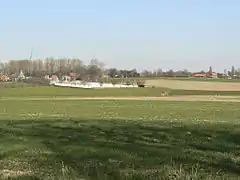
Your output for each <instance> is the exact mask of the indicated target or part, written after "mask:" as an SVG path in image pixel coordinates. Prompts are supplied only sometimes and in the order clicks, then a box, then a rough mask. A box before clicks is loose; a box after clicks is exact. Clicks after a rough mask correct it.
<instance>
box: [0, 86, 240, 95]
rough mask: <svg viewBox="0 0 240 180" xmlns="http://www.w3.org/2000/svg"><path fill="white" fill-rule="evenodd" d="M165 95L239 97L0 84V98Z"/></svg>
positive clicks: (167, 90)
mask: <svg viewBox="0 0 240 180" xmlns="http://www.w3.org/2000/svg"><path fill="white" fill-rule="evenodd" d="M163 93H165V94H167V95H168V96H178V95H223V96H239V95H240V90H239V91H199V90H184V89H170V88H164V87H155V88H152V87H146V88H113V89H110V88H109V89H107V88H106V89H79V88H69V87H51V86H38V85H34V86H33V85H29V84H24V83H2V84H0V98H5V97H13V98H14V97H98V96H102V97H107V96H108V97H113V96H114V97H123V96H124V97H126V96H128V97H130V96H134V97H136V96H148V97H159V96H162V94H163Z"/></svg>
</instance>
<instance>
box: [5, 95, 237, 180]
mask: <svg viewBox="0 0 240 180" xmlns="http://www.w3.org/2000/svg"><path fill="white" fill-rule="evenodd" d="M20 91H21V90H20ZM63 91H65V90H63ZM66 91H67V90H66ZM45 95H46V94H45ZM50 96H51V95H50ZM239 119H240V104H239V103H230V102H229V103H227V102H224V103H223V102H221V103H219V102H217V103H216V102H163V101H113V100H112V101H103V100H101V101H100V100H99V101H95V100H85V101H83V100H82V101H74V100H72V101H60V100H59V101H17V100H15V101H13V100H11V101H6V100H4V101H0V125H1V126H0V127H1V131H0V133H1V139H0V141H1V145H0V167H1V168H0V174H1V175H2V177H1V179H4V178H5V179H7V176H10V177H11V178H12V179H49V180H53V179H64V180H65V179H66V180H68V179H99V180H107V179H111V180H113V179H114V180H118V179H119V180H120V179H121V180H123V179H124V180H127V179H136V180H146V179H152V180H153V179H154V180H156V179H179V180H180V179H181V180H188V179H189V180H190V179H194V180H197V179H209V180H213V179H214V180H215V179H239V178H240V176H239V175H240V174H239V168H240V139H239V137H240V123H239V122H240V121H239Z"/></svg>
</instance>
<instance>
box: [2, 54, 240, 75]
mask: <svg viewBox="0 0 240 180" xmlns="http://www.w3.org/2000/svg"><path fill="white" fill-rule="evenodd" d="M21 70H22V71H23V72H24V74H25V75H26V76H31V77H43V76H45V75H53V74H55V75H58V76H63V75H68V74H70V73H71V72H75V73H78V74H80V77H81V78H83V79H88V80H90V79H91V80H98V79H99V78H104V77H110V78H126V77H128V78H131V77H140V76H142V77H190V76H192V74H193V72H189V71H188V70H187V69H184V70H178V71H173V70H171V69H170V70H168V71H163V70H162V69H160V68H159V69H156V70H152V71H148V70H145V71H142V72H138V71H137V70H136V69H130V70H124V69H117V68H109V69H107V68H105V64H104V63H103V62H101V61H99V60H97V59H92V60H90V62H89V63H88V64H85V63H84V62H83V61H82V60H80V59H70V58H60V59H55V58H46V59H44V60H40V59H38V60H10V61H8V62H0V72H1V73H4V74H7V75H12V74H18V73H19V72H20V71H21ZM212 71H213V70H212V67H210V68H209V70H208V71H207V72H212ZM195 73H206V72H204V71H200V72H195ZM224 74H228V75H229V76H232V77H233V76H240V69H238V70H236V68H235V67H234V66H232V69H231V70H230V71H227V70H225V71H224ZM221 75H223V74H220V73H219V76H221Z"/></svg>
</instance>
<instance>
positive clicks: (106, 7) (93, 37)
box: [0, 0, 240, 71]
mask: <svg viewBox="0 0 240 180" xmlns="http://www.w3.org/2000/svg"><path fill="white" fill-rule="evenodd" d="M239 8H240V1H238V0H228V1H227V0H115V1H114V0H68V1H66V0H41V1H40V0H38V1H32V0H21V1H19V0H0V60H1V61H8V60H12V59H14V60H17V59H26V58H28V57H29V54H30V51H31V49H32V48H33V59H38V58H46V57H56V58H61V57H68V58H80V59H81V60H83V61H84V62H86V63H87V62H89V61H90V60H91V59H92V58H97V59H98V60H100V61H102V62H104V63H105V64H106V65H107V67H117V68H124V69H129V68H137V69H138V70H144V69H157V68H162V69H163V70H168V69H173V70H179V69H184V68H187V69H189V70H191V71H198V70H207V69H208V68H209V66H212V68H213V70H215V71H223V70H224V69H225V68H229V69H230V68H231V66H232V65H234V66H235V67H236V68H238V67H239V68H240V49H239V47H240V11H239Z"/></svg>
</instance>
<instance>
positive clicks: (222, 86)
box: [146, 79, 240, 91]
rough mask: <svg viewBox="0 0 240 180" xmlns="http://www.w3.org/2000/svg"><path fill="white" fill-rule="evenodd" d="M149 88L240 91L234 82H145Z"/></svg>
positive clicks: (163, 80) (239, 87) (164, 80)
mask: <svg viewBox="0 0 240 180" xmlns="http://www.w3.org/2000/svg"><path fill="white" fill-rule="evenodd" d="M146 84H147V85H149V86H156V87H166V88H171V89H184V90H200V91H204V90H205V91H240V83H236V82H235V83H234V82H204V81H181V80H166V79H154V80H146Z"/></svg>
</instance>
